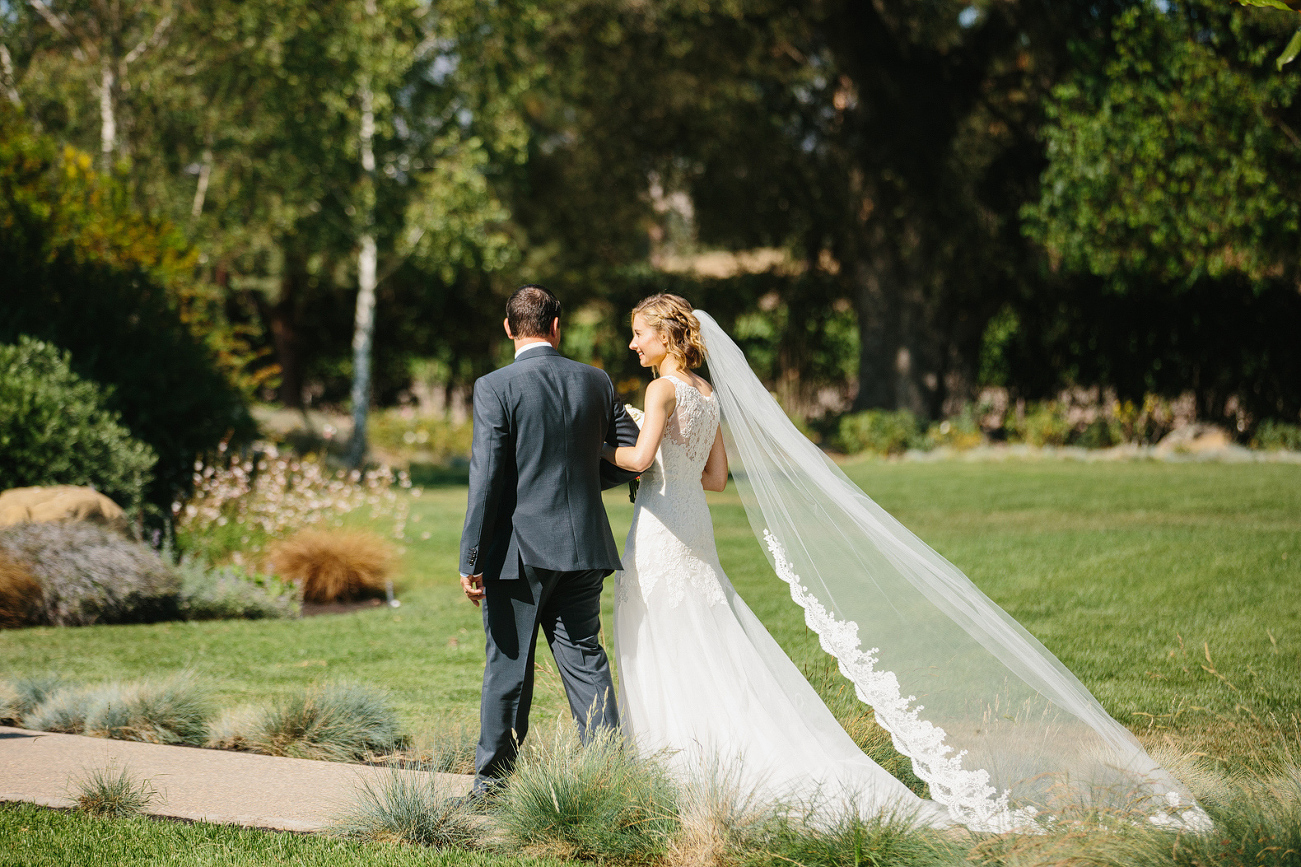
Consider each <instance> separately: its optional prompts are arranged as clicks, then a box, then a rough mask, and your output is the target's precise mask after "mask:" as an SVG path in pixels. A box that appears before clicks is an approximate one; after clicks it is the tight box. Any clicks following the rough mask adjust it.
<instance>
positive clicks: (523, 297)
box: [506, 283, 560, 337]
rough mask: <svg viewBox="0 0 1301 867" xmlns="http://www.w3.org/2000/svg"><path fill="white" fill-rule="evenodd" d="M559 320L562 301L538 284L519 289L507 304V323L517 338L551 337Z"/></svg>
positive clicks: (530, 284)
mask: <svg viewBox="0 0 1301 867" xmlns="http://www.w3.org/2000/svg"><path fill="white" fill-rule="evenodd" d="M558 318H560V301H559V300H558V299H557V298H556V296H554V295H552V294H551V292H550V291H548V290H547V287H545V286H539V285H538V284H536V283H529V284H527V285H525V286H521V287H519V288H518V289H516V290H515V294H514V295H512V296H510V300H509V301H507V302H506V322H507V324H508V325H510V333H511V334H513V335H514V336H516V337H549V336H550V335H551V323H552V322H553V321H555V320H556V319H558Z"/></svg>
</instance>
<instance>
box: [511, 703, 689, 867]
mask: <svg viewBox="0 0 1301 867" xmlns="http://www.w3.org/2000/svg"><path fill="white" fill-rule="evenodd" d="M530 747H531V748H530V749H527V750H525V751H524V753H523V754H522V755H521V756H520V758H519V760H518V761H517V762H516V765H515V770H514V772H513V773H512V774H511V776H510V779H509V781H508V783H507V784H506V786H505V788H504V789H502V791H501V793H500V794H499V795H498V796H496V797H494V798H493V799H492V802H491V807H490V809H491V815H492V817H493V819H494V822H495V824H496V826H497V828H498V829H499V830H500V831H501V833H502V835H503V836H504V838H505V839H506V841H507V843H508V844H509V845H510V846H511V848H512V850H513V851H521V852H524V853H526V854H529V855H537V856H547V857H554V858H562V859H567V858H579V859H584V860H593V861H601V862H618V863H652V862H656V861H659V860H661V859H662V858H663V857H664V856H665V855H666V854H667V852H668V849H669V842H670V840H672V838H673V836H674V835H675V834H676V833H677V829H678V816H677V795H676V792H675V790H674V787H673V785H672V783H671V782H670V781H669V778H668V776H667V774H666V772H665V770H664V768H663V767H662V766H661V765H660V763H659V762H658V761H656V760H655V759H653V758H646V757H641V756H638V755H637V754H636V753H635V752H634V751H633V750H632V749H631V748H629V747H628V745H627V744H625V743H624V741H623V740H622V738H621V737H620V735H619V734H618V733H614V732H600V733H598V734H596V735H595V736H594V737H593V738H592V739H591V741H590V742H589V743H588V744H586V745H581V744H579V743H578V742H577V738H576V737H575V736H574V735H573V734H572V732H570V730H569V729H567V728H566V729H563V730H558V731H557V732H556V734H555V735H554V736H553V737H551V738H549V739H544V741H543V742H541V743H536V744H530Z"/></svg>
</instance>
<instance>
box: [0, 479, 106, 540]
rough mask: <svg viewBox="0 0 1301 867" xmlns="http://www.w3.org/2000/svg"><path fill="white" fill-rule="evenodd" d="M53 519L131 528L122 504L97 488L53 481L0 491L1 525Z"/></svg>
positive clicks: (41, 521)
mask: <svg viewBox="0 0 1301 867" xmlns="http://www.w3.org/2000/svg"><path fill="white" fill-rule="evenodd" d="M49 521H93V522H95V523H97V524H100V525H102V526H104V527H106V528H108V529H110V530H116V531H117V532H119V533H125V532H126V530H127V520H126V513H124V512H123V511H122V507H121V506H119V505H118V504H117V503H115V502H113V501H112V500H110V499H109V498H108V497H106V496H104V495H103V494H101V493H100V492H99V491H96V490H95V489H94V488H81V487H77V486H76V485H50V486H48V487H37V488H10V489H9V490H7V491H5V492H4V493H2V494H0V527H8V526H10V525H12V524H22V523H26V522H34V523H44V522H49Z"/></svg>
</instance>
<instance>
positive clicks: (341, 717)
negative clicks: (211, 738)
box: [228, 683, 402, 762]
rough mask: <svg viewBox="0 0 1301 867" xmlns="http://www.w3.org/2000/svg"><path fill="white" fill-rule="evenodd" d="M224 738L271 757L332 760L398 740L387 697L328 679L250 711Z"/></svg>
mask: <svg viewBox="0 0 1301 867" xmlns="http://www.w3.org/2000/svg"><path fill="white" fill-rule="evenodd" d="M228 736H229V737H231V739H232V740H236V741H237V742H239V743H240V744H241V745H243V746H244V747H245V748H247V749H249V750H251V751H253V752H257V753H263V754H265V755H269V756H290V757H292V758H296V759H324V760H326V761H335V762H349V761H363V760H365V759H367V758H369V757H370V756H371V755H372V754H374V753H384V752H388V751H390V750H392V749H393V748H394V747H396V746H400V745H401V742H402V735H401V729H400V723H399V722H398V718H397V715H396V714H394V713H393V709H392V708H391V707H390V706H389V702H388V699H386V698H385V697H384V695H383V694H381V693H379V692H377V691H376V690H374V689H373V688H371V687H368V686H363V685H360V684H355V683H329V684H324V685H322V686H319V687H311V688H309V689H306V690H304V691H301V692H299V693H296V694H294V695H290V696H286V697H283V698H280V699H278V700H276V702H275V703H274V704H272V705H271V706H270V707H268V708H265V709H263V710H261V711H259V712H256V713H253V714H250V716H249V724H248V726H247V728H245V729H244V731H242V732H240V731H238V729H236V732H235V733H234V734H233V735H228Z"/></svg>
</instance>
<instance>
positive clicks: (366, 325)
mask: <svg viewBox="0 0 1301 867" xmlns="http://www.w3.org/2000/svg"><path fill="white" fill-rule="evenodd" d="M374 8H375V7H374V3H373V2H367V4H366V12H367V14H371V15H373V14H374ZM361 167H362V170H363V171H364V172H365V173H366V178H365V181H364V186H363V191H362V196H361V199H362V201H361V208H360V210H361V214H360V218H361V225H362V231H361V237H360V239H359V240H360V242H361V243H360V247H361V249H360V251H359V252H358V254H357V315H356V318H355V320H354V322H353V331H352V442H351V443H349V446H348V463H349V464H350V465H351V466H352V467H354V468H356V467H359V466H361V464H362V462H363V461H364V460H365V459H366V451H367V442H366V439H367V437H366V424H367V420H368V417H369V414H370V391H371V389H370V362H371V355H372V350H373V348H374V341H375V282H376V281H375V274H376V259H377V257H378V252H377V249H376V246H375V228H374V227H375V220H374V216H375V214H374V211H375V194H374V189H375V188H374V182H375V97H374V93H373V91H372V90H371V82H370V77H369V75H365V76H363V78H362V84H361Z"/></svg>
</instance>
